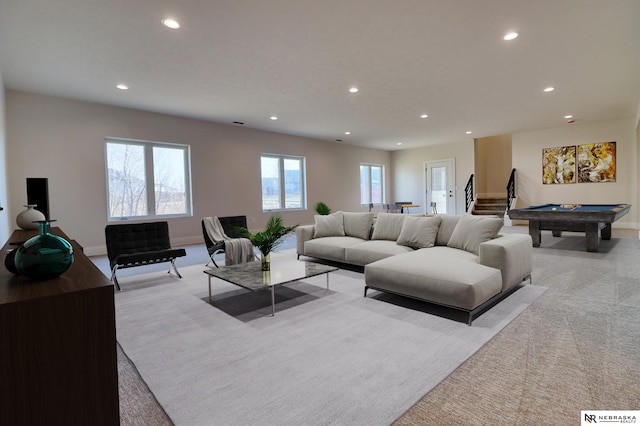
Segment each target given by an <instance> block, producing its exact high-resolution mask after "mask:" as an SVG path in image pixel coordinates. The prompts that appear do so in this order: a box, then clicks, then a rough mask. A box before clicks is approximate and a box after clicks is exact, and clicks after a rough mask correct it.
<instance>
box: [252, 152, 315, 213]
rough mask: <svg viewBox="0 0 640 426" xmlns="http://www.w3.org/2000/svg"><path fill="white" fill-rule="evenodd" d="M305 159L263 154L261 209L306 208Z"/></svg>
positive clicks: (261, 159)
mask: <svg viewBox="0 0 640 426" xmlns="http://www.w3.org/2000/svg"><path fill="white" fill-rule="evenodd" d="M304 165H305V161H304V158H303V157H290V156H284V155H271V154H263V155H262V156H261V157H260V166H261V176H262V210H286V209H304V208H306V204H307V202H306V194H305V193H306V186H305V185H306V184H305V171H304Z"/></svg>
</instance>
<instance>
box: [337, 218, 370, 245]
mask: <svg viewBox="0 0 640 426" xmlns="http://www.w3.org/2000/svg"><path fill="white" fill-rule="evenodd" d="M342 219H343V223H344V233H345V235H348V236H350V237H357V238H362V239H363V240H368V239H369V237H371V226H372V225H373V213H371V212H364V213H352V212H344V213H343V216H342Z"/></svg>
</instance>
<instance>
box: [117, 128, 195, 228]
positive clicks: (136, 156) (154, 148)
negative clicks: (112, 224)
mask: <svg viewBox="0 0 640 426" xmlns="http://www.w3.org/2000/svg"><path fill="white" fill-rule="evenodd" d="M105 151H106V163H107V165H106V167H107V198H108V207H109V212H108V214H109V219H111V220H122V219H127V218H134V219H135V218H138V219H139V218H142V217H156V216H168V215H189V214H191V187H190V182H191V179H190V173H191V171H190V163H189V147H188V146H186V145H174V144H164V143H158V142H145V141H129V140H120V139H117V140H116V139H107V140H106V148H105ZM151 188H153V191H149V189H151Z"/></svg>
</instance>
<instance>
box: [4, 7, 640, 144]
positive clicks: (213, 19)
mask: <svg viewBox="0 0 640 426" xmlns="http://www.w3.org/2000/svg"><path fill="white" fill-rule="evenodd" d="M166 17H172V18H174V19H176V20H177V21H179V22H180V24H181V28H180V29H178V30H171V29H168V28H166V27H164V26H163V25H162V24H161V21H162V19H164V18H166ZM639 22H640V1H639V0H608V1H603V0H535V1H532V0H484V1H478V0H455V1H454V0H447V1H444V0H396V1H388V0H385V1H383V0H339V1H338V0H322V1H318V0H269V1H262V0H209V1H203V0H182V1H177V0H173V1H168V0H109V1H104V0H103V1H100V0H56V1H51V0H0V69H1V70H2V75H3V78H4V83H5V86H6V88H7V89H13V90H21V91H27V92H35V93H42V94H48V95H55V96H62V97H68V98H73V99H80V100H86V101H92V102H100V103H104V104H110V105H117V106H123V107H130V108H138V109H144V110H149V111H155V112H161V113H167V114H173V115H178V116H184V117H192V118H196V119H203V120H208V121H212V122H217V123H224V124H229V125H237V126H241V125H240V124H233V122H234V121H236V122H242V123H244V125H243V126H244V127H249V128H255V129H262V130H268V131H274V132H281V133H286V134H292V135H299V136H304V137H311V138H316V139H322V140H329V141H335V140H341V141H342V142H343V143H347V144H352V145H358V146H366V147H371V148H377V149H383V150H397V149H406V148H415V147H418V146H425V145H432V144H442V143H449V142H460V141H465V140H471V139H473V138H481V137H487V136H494V135H500V134H509V133H516V132H523V131H529V130H537V129H542V128H554V127H559V126H563V125H570V124H568V123H567V121H568V120H569V119H566V118H564V117H565V116H566V115H569V114H571V115H573V120H575V122H576V123H581V122H583V123H586V122H593V121H603V120H608V119H617V118H624V117H634V116H635V114H636V112H637V109H638V105H639V102H640V24H639ZM508 31H517V32H518V33H519V37H518V38H516V39H515V40H513V41H509V42H507V41H504V40H503V38H502V37H503V35H504V34H505V33H507V32H508ZM118 83H124V84H126V85H128V86H129V89H128V90H118V89H116V84H118ZM352 86H357V87H358V89H359V91H358V92H357V93H350V92H349V90H348V89H349V88H350V87H352ZM548 86H553V87H555V90H554V91H553V92H549V93H545V92H543V89H544V88H545V87H548ZM421 114H428V115H429V117H428V118H420V115H421ZM271 116H277V117H278V119H277V120H272V119H270V117H271ZM467 131H471V132H472V133H471V134H467V133H466V132H467ZM345 132H351V134H349V135H347V134H345ZM398 143H402V145H397V144H398Z"/></svg>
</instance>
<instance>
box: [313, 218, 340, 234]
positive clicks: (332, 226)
mask: <svg viewBox="0 0 640 426" xmlns="http://www.w3.org/2000/svg"><path fill="white" fill-rule="evenodd" d="M313 218H314V219H315V223H316V226H315V231H314V233H313V238H320V237H342V236H344V225H343V222H342V212H335V213H331V214H328V215H319V214H317V215H315V216H314V217H313Z"/></svg>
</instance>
